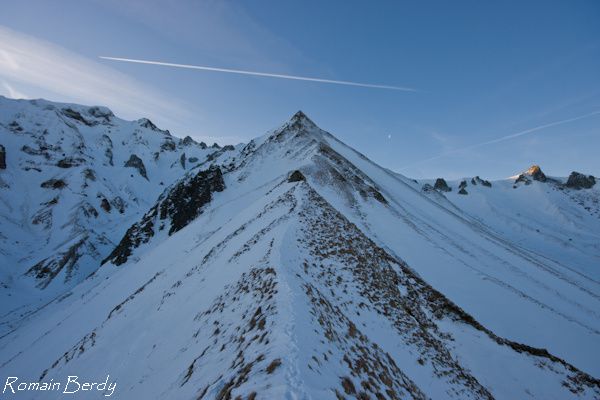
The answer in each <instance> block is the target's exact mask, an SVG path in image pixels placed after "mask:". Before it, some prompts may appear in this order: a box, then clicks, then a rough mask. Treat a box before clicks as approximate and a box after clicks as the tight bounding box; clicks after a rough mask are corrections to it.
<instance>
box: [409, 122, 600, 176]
mask: <svg viewBox="0 0 600 400" xmlns="http://www.w3.org/2000/svg"><path fill="white" fill-rule="evenodd" d="M598 114H600V110H597V111H593V112H591V113H588V114H584V115H580V116H577V117H573V118H568V119H563V120H560V121H554V122H550V123H548V124H544V125H539V126H536V127H534V128H529V129H525V130H524V131H520V132H517V133H513V134H511V135H507V136H502V137H499V138H497V139H492V140H488V141H487V142H481V143H477V144H473V145H470V146H467V147H461V148H460V149H454V150H449V151H446V152H444V153H442V154H439V155H437V156H433V157H430V158H426V159H424V160H421V161H417V162H414V163H411V164H408V165H405V166H404V167H401V168H400V169H405V168H409V167H412V166H414V165H419V164H423V163H426V162H428V161H433V160H437V159H439V158H442V157H445V156H447V155H450V154H454V153H459V152H462V151H465V150H471V149H475V148H477V147H482V146H487V145H488V144H494V143H498V142H503V141H505V140H509V139H514V138H516V137H519V136H523V135H527V134H529V133H533V132H536V131H540V130H542V129H546V128H550V127H552V126H557V125H562V124H566V123H569V122H574V121H579V120H580V119H584V118H588V117H592V116H594V115H598Z"/></svg>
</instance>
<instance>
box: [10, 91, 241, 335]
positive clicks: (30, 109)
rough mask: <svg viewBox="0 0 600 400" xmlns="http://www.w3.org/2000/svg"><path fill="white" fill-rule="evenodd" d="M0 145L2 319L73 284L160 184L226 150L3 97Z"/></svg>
mask: <svg viewBox="0 0 600 400" xmlns="http://www.w3.org/2000/svg"><path fill="white" fill-rule="evenodd" d="M0 145H1V146H2V148H1V149H0V150H1V153H2V156H1V158H2V160H1V161H2V165H0V167H2V169H0V223H1V226H2V230H1V231H0V256H1V257H2V269H1V270H0V303H1V304H2V306H0V315H3V316H5V317H6V316H7V314H8V313H12V315H13V316H14V315H16V314H15V313H18V315H20V314H23V313H27V312H29V311H31V310H32V309H35V308H36V307H39V306H40V305H41V304H44V303H46V302H47V301H49V300H50V299H52V298H54V297H56V296H58V295H61V294H63V293H64V292H65V291H66V290H68V289H69V288H71V287H73V286H74V285H76V284H77V283H79V282H81V281H82V280H83V279H85V277H87V276H88V275H90V274H91V273H93V272H94V271H95V270H96V269H97V268H98V267H99V266H100V262H101V260H102V259H103V258H104V257H106V256H107V255H108V254H109V253H110V251H111V250H112V249H113V248H114V247H115V246H116V244H117V243H118V241H119V239H120V238H121V236H122V235H123V233H124V232H125V230H126V229H127V227H128V226H129V225H131V224H132V223H133V222H134V221H135V220H136V219H137V218H139V216H140V215H142V214H143V213H144V212H145V211H146V210H147V209H148V208H149V207H150V206H151V205H152V204H154V202H155V201H156V198H157V196H158V195H159V194H160V193H161V192H162V191H163V190H164V189H165V187H167V186H168V185H170V184H171V183H173V182H174V181H175V180H177V179H179V178H181V177H182V176H183V175H184V174H185V172H186V171H189V170H192V169H194V168H202V166H203V164H204V163H206V162H208V161H209V160H210V159H218V158H223V156H224V155H226V153H228V152H229V151H230V150H233V148H232V147H231V146H227V147H226V148H220V147H219V146H218V145H213V146H212V147H207V146H206V144H204V143H196V142H195V141H194V140H193V139H191V138H190V137H186V138H185V139H179V138H176V137H173V136H171V135H170V133H169V131H163V130H160V129H158V128H157V127H156V126H155V125H154V124H153V123H152V122H151V121H149V120H148V119H140V120H138V121H132V122H130V121H124V120H121V119H119V118H117V117H115V116H114V115H113V113H112V112H111V111H110V110H108V109H107V108H103V107H85V106H79V105H75V104H57V103H51V102H48V101H44V100H33V101H23V100H20V101H15V100H8V99H6V98H4V97H0ZM36 287H37V288H38V289H36ZM39 289H44V290H42V291H40V290H39ZM9 297H10V298H9ZM14 307H19V309H18V310H15V309H14ZM9 320H10V318H9ZM3 322H6V320H5V321H3ZM6 329H7V327H6V326H2V327H0V331H2V330H6Z"/></svg>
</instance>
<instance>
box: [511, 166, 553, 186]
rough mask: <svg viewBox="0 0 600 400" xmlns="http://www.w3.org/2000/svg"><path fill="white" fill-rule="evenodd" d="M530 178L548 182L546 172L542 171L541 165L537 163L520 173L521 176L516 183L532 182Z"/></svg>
mask: <svg viewBox="0 0 600 400" xmlns="http://www.w3.org/2000/svg"><path fill="white" fill-rule="evenodd" d="M530 178H531V179H533V180H534V181H540V182H546V180H547V178H546V174H544V172H542V169H541V168H540V166H539V165H537V164H533V165H532V166H531V167H529V169H528V170H527V171H524V172H522V173H521V174H519V176H518V177H517V179H516V180H515V183H519V182H525V184H526V185H529V183H531V182H530Z"/></svg>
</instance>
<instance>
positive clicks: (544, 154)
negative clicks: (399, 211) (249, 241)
mask: <svg viewBox="0 0 600 400" xmlns="http://www.w3.org/2000/svg"><path fill="white" fill-rule="evenodd" d="M98 56H114V57H125V58H137V59H150V60H160V61H166V62H173V63H183V64H198V65H208V66H215V67H224V68H234V69H244V70H253V71H260V72H271V73H280V74H289V75H301V76H311V77H319V78H325V79H336V80H347V81H357V82H365V83H373V84H386V85H397V86H406V87H411V88H415V89H416V90H417V91H416V92H402V91H391V90H382V89H370V88H359V87H348V86H337V85H330V84H319V83H312V82H301V81H291V80H282V79H273V78H260V77H252V76H240V75H232V74H225V73H217V72H204V71H193V70H183V69H174V68H168V67H161V66H151V65H137V64H129V63H119V62H114V61H107V60H101V59H99V58H98ZM0 94H3V95H6V96H11V97H22V96H24V97H29V98H35V97H45V98H48V99H51V100H58V101H73V102H80V103H87V104H92V103H93V104H102V105H107V106H109V107H111V108H112V109H113V110H114V111H115V112H116V113H117V114H119V115H120V116H123V117H125V118H128V119H133V118H139V117H142V116H148V117H150V118H151V119H152V120H153V121H155V122H156V123H157V124H158V125H159V126H161V127H163V128H167V129H170V130H171V131H172V132H173V133H174V134H176V135H178V136H185V135H191V136H194V137H197V138H199V139H201V140H205V141H211V142H212V141H217V142H219V143H236V142H240V141H248V140H249V139H251V138H253V137H255V136H258V135H261V134H263V133H264V132H265V131H267V130H269V129H272V128H274V127H276V126H278V125H279V124H281V123H282V122H283V121H284V120H286V119H287V118H289V116H290V115H292V114H293V113H294V112H295V111H296V110H298V109H302V110H303V111H305V112H306V113H307V114H308V115H309V116H310V117H311V118H312V119H313V120H314V121H315V122H316V123H317V124H319V125H320V126H321V127H322V128H324V129H326V130H328V131H330V132H331V133H333V134H334V135H336V136H337V137H339V138H340V139H341V140H343V141H345V142H346V143H348V144H349V145H351V146H353V147H355V148H357V149H358V150H359V151H361V152H363V153H364V154H365V155H367V156H368V157H370V158H371V159H373V160H374V161H376V162H378V163H379V164H381V165H382V166H385V167H388V168H390V169H392V170H394V171H397V172H400V173H403V174H405V175H407V176H410V177H416V178H423V177H437V176H444V177H447V178H460V177H464V176H473V175H480V176H482V177H486V178H492V179H497V178H503V177H507V176H509V175H513V174H515V173H516V172H519V171H520V170H522V169H525V168H526V167H528V166H529V165H530V164H532V163H539V164H540V165H541V166H542V168H543V169H544V170H545V171H546V172H547V173H549V174H551V175H559V176H560V175H567V174H568V173H569V172H570V171H571V170H579V171H582V172H586V173H591V174H594V175H596V176H598V175H600V114H593V113H594V112H595V111H599V110H600V2H598V1H595V0H593V1H580V0H569V1H548V0H546V1H514V2H513V1H502V2H495V3H492V2H482V1H456V2H449V1H419V2H401V1H389V2H385V1H378V2H368V1H343V2H342V1H339V2H334V1H312V0H311V1H306V0H305V1H291V0H290V1H268V2H267V1H255V2H241V1H239V2H226V1H216V0H215V1H204V2H200V1H178V2H167V1H142V0H131V1H127V2H123V1H117V0H102V1H93V0H90V1H66V0H65V1H56V2H48V1H41V0H40V1H28V0H23V1H7V2H3V4H2V12H1V13H0ZM580 116H586V117H583V118H581V119H577V118H578V117H580ZM559 121H567V122H564V123H559V124H554V123H555V122H559ZM544 126H546V127H545V128H540V129H536V128H538V127H544ZM520 132H525V133H523V134H521V135H515V134H517V133H520ZM507 136H514V137H511V138H507V139H506V140H502V141H495V140H496V139H498V138H504V137H507ZM487 142H492V143H490V144H487V145H481V146H474V145H477V144H480V143H487Z"/></svg>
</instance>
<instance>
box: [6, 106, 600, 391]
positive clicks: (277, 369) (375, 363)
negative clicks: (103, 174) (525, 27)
mask: <svg viewBox="0 0 600 400" xmlns="http://www.w3.org/2000/svg"><path fill="white" fill-rule="evenodd" d="M213 164H214V167H213V168H219V170H220V172H221V174H222V179H223V185H222V186H223V188H224V189H223V190H215V191H211V194H210V196H209V197H210V201H208V202H202V203H201V204H197V205H196V207H201V209H200V210H197V209H196V210H194V211H198V212H197V213H196V214H198V216H197V218H195V219H193V220H190V221H188V223H187V225H186V226H185V227H183V228H182V229H180V230H178V231H176V232H174V233H172V235H167V234H166V233H165V232H166V231H167V229H166V227H165V228H163V230H161V228H160V226H161V225H160V224H162V222H160V221H163V219H161V217H162V216H158V214H156V213H152V212H149V213H147V214H146V215H145V216H144V217H143V219H141V220H140V222H139V223H138V225H137V226H138V227H143V229H139V230H134V231H132V232H133V233H135V235H134V236H132V238H137V237H139V236H138V233H139V232H140V231H143V233H144V235H143V238H144V240H146V239H147V240H146V241H145V242H141V243H142V244H141V245H140V246H128V247H127V248H128V249H131V251H132V255H133V257H129V258H128V260H127V261H126V262H125V263H123V264H121V265H120V266H118V267H116V266H115V265H113V264H112V263H110V262H109V263H107V264H105V265H104V266H102V267H101V268H100V269H99V270H98V271H97V272H96V274H94V275H93V276H91V277H90V278H88V279H86V280H84V281H83V282H82V283H81V284H79V285H77V286H76V287H74V288H73V289H72V290H71V291H69V292H68V294H67V295H65V296H63V297H61V298H60V299H59V300H56V301H54V302H52V303H50V304H49V305H48V306H46V307H45V308H44V309H43V310H42V311H39V312H37V313H35V314H33V315H29V316H26V317H25V318H23V319H22V320H21V321H20V326H19V327H18V328H17V329H16V330H14V331H13V332H10V333H8V334H6V335H5V336H4V337H2V338H1V339H0V354H1V357H0V371H2V375H7V374H10V375H11V376H21V377H23V379H25V377H28V379H29V380H30V381H36V380H38V379H39V380H41V381H48V380H50V379H61V378H62V377H64V376H66V375H68V374H71V373H72V372H73V371H77V373H78V374H79V375H80V376H89V377H90V378H92V377H95V376H105V375H106V374H107V373H109V374H110V375H111V377H113V378H114V379H116V380H117V382H118V387H117V390H116V392H117V393H118V395H119V396H120V397H123V398H132V397H135V398H138V397H142V396H145V397H148V398H183V399H185V398H205V399H213V398H217V399H227V398H235V397H236V396H242V397H243V398H253V396H256V398H265V399H272V398H314V399H322V398H342V397H344V398H348V397H349V398H353V397H357V398H392V399H394V398H415V399H422V398H436V399H437V398H458V399H463V398H505V399H515V398H539V399H553V398H556V399H558V398H561V399H562V398H577V397H580V398H600V382H599V381H598V380H597V379H595V378H594V377H593V376H598V374H599V372H600V371H599V366H598V363H597V361H596V360H597V359H598V356H599V355H600V354H598V352H599V350H598V349H599V348H600V334H599V331H600V319H599V318H598V314H597V313H598V311H597V310H598V309H599V308H598V306H599V305H600V304H599V299H598V295H599V284H598V280H597V279H596V278H597V271H596V270H595V269H594V266H595V265H594V264H593V262H594V260H597V259H598V251H597V247H594V243H595V242H594V241H593V237H594V235H597V233H598V230H597V227H598V225H597V222H596V220H595V219H593V218H596V219H597V217H596V216H592V215H590V214H589V213H588V215H589V216H585V217H583V214H581V216H582V218H585V219H586V222H579V223H577V224H576V225H575V226H576V227H570V228H569V229H567V232H568V233H567V235H568V236H569V237H570V238H571V239H573V240H572V241H573V242H577V240H578V239H581V241H580V242H577V243H576V244H572V245H571V246H575V247H574V248H573V249H570V250H569V249H568V250H566V252H567V253H565V254H567V255H566V256H562V254H563V253H561V252H555V253H552V252H545V251H544V250H545V246H546V244H545V242H544V239H543V236H541V237H540V238H536V239H527V240H523V239H522V238H521V237H518V236H517V237H512V232H513V230H515V229H516V228H514V227H513V224H512V223H511V222H510V221H509V222H506V221H505V220H502V219H501V218H500V217H494V218H495V219H491V220H490V221H488V220H482V217H483V216H485V215H486V211H481V210H484V208H483V206H481V207H479V208H477V207H469V204H468V203H466V204H459V202H460V201H463V200H464V201H466V202H469V201H476V200H471V199H472V198H468V200H467V199H466V198H465V199H463V198H461V199H455V198H453V197H451V196H450V195H448V197H443V196H442V195H440V194H439V193H437V194H431V193H423V192H421V185H420V184H417V183H415V182H413V181H410V180H408V179H406V178H404V177H401V176H398V175H396V174H393V173H391V172H389V171H387V170H384V169H382V168H380V167H378V166H377V165H375V164H373V163H372V162H370V161H369V160H367V159H366V158H365V157H363V156H362V155H360V154H359V153H357V152H355V151H354V150H352V149H350V148H348V147H347V146H345V145H344V144H342V143H341V142H339V141H337V140H336V139H335V138H334V137H333V136H331V135H329V134H328V133H326V132H324V131H322V130H320V129H319V128H318V127H316V126H315V125H314V124H313V123H312V122H311V121H310V120H309V119H308V118H306V117H305V116H304V115H303V114H301V113H298V114H296V115H295V116H294V117H293V118H292V119H291V120H290V121H289V122H288V123H286V124H285V125H284V126H283V127H282V128H280V129H278V130H276V131H274V132H271V133H269V134H267V135H265V136H263V137H261V138H258V139H256V140H254V141H252V142H250V143H249V144H248V145H246V146H245V147H243V148H239V149H237V150H236V151H235V152H233V155H231V156H230V157H229V158H228V159H227V161H226V162H219V160H215V161H214V162H213ZM207 167H208V166H207ZM295 171H299V172H295ZM195 173H196V171H190V172H188V177H186V178H185V180H184V181H183V182H192V181H193V180H194V178H193V177H194V175H193V174H195ZM495 184H496V183H494V185H495ZM536 184H537V183H535V184H534V185H530V186H527V187H519V188H517V189H512V188H510V190H509V189H508V188H505V189H504V192H501V193H504V194H503V195H505V196H513V197H514V196H519V193H524V190H530V188H534V189H535V187H536ZM176 187H178V185H173V186H171V187H170V188H167V191H166V192H165V193H164V194H163V196H162V200H161V199H159V203H157V204H161V205H162V204H165V201H166V200H165V199H169V198H173V196H172V195H170V193H175V192H174V190H176V189H175V188H176ZM179 188H181V185H179ZM220 188H221V187H220V185H219V189H220ZM484 189H488V188H482V189H481V190H484ZM495 189H496V188H495V187H494V188H492V190H495ZM521 189H523V190H521ZM177 190H178V192H187V191H185V190H180V189H177ZM511 190H512V191H513V192H511ZM590 190H592V191H595V190H596V189H590ZM505 192H506V193H505ZM499 193H500V192H499ZM509 193H510V194H509ZM561 193H562V194H561ZM561 193H557V194H556V196H562V195H564V196H567V195H568V194H569V193H570V192H568V193H567V192H561ZM593 193H596V192H593ZM471 194H472V193H470V194H469V195H471ZM482 196H485V195H482ZM501 196H502V194H499V195H498V198H497V199H496V197H494V196H488V197H486V199H487V200H485V202H488V203H487V204H497V206H498V207H499V208H503V209H504V210H505V211H503V212H504V213H506V205H504V207H502V205H503V204H504V203H503V200H502V197H501ZM540 196H543V195H540ZM513 197H510V198H511V199H513ZM514 198H517V197H514ZM543 198H544V199H548V201H557V202H558V203H556V204H560V205H561V207H562V205H563V203H564V204H570V203H568V200H567V199H566V197H565V198H563V197H557V199H559V200H554V198H553V197H543ZM473 199H475V196H473ZM181 200H182V202H183V203H184V204H185V205H186V207H188V206H189V204H190V202H189V201H188V200H189V199H181ZM511 201H512V200H511ZM526 201H527V200H523V202H524V206H525V205H534V204H535V203H533V201H534V200H531V201H532V203H527V202H526ZM453 202H456V204H459V205H458V206H457V205H455V204H454V203H453ZM481 202H484V200H481ZM494 202H496V203H494ZM169 204H171V203H169ZM484 204H485V203H484ZM459 207H462V209H463V210H465V211H461V208H459ZM156 209H157V210H158V209H160V207H158V208H156ZM569 210H570V211H568V212H573V213H575V212H578V211H573V210H576V209H575V208H572V209H571V208H569ZM146 211H147V210H146ZM144 212H145V211H144ZM515 212H519V211H516V210H515ZM524 214H525V212H524ZM539 215H540V214H536V212H534V211H530V212H527V213H526V218H524V219H523V220H522V222H523V223H524V224H525V221H532V222H531V223H533V221H537V218H538V217H539ZM541 215H544V216H545V215H547V214H544V213H541ZM562 215H565V217H564V218H566V219H568V218H569V215H571V214H569V213H565V214H562ZM575 215H579V214H575ZM165 218H166V219H165V221H168V218H169V217H168V216H167V215H165ZM148 221H150V222H152V223H151V224H148ZM542 221H543V220H541V221H539V222H540V223H541V222H542ZM531 223H527V225H528V226H529V225H531ZM171 226H172V225H171ZM547 226H553V227H558V226H561V228H562V225H561V223H560V221H557V222H555V223H554V225H552V224H550V223H549V225H547ZM511 229H512V230H511ZM533 229H538V228H533ZM123 232H124V231H122V233H123ZM536 233H537V232H536ZM557 235H559V237H562V236H561V235H565V233H557ZM127 238H128V236H127V235H125V237H124V238H123V240H122V241H121V243H126V244H129V243H133V242H135V241H131V240H127ZM567 241H568V240H567ZM586 241H587V242H586ZM565 245H570V244H568V243H567V244H565ZM579 249H585V251H582V255H581V257H580V258H578V259H577V260H576V261H575V262H574V263H572V264H571V263H569V262H568V261H569V259H568V254H570V253H569V252H571V253H573V254H574V253H577V252H578V251H579ZM557 254H558V256H557ZM530 346H532V347H530ZM542 347H543V348H546V349H548V351H546V350H543V349H540V348H542ZM30 394H31V393H30ZM24 395H25V396H24V397H26V395H27V393H25V394H24ZM45 395H48V397H50V398H51V397H52V396H53V395H54V396H57V397H59V394H56V393H45ZM30 397H35V395H31V396H30Z"/></svg>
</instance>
